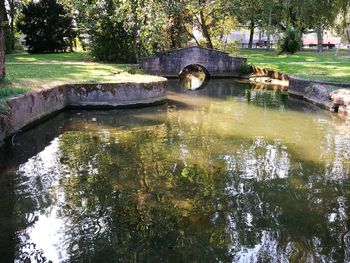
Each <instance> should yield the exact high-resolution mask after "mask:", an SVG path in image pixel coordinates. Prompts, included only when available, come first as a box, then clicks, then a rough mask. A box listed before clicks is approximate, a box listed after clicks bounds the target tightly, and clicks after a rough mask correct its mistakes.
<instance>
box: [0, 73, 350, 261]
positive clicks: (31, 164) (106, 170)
mask: <svg viewBox="0 0 350 263" xmlns="http://www.w3.org/2000/svg"><path fill="white" fill-rule="evenodd" d="M170 85H171V91H170V92H169V101H168V102H167V104H164V105H160V106H154V107H148V108H142V109H123V110H110V111H85V110H67V111H65V112H62V113H60V114H58V115H56V116H55V117H53V118H51V119H50V120H47V121H46V122H44V123H42V124H41V125H39V126H36V127H34V128H32V129H31V130H28V131H26V132H25V133H22V134H18V135H16V136H15V137H14V138H13V139H12V140H11V141H10V142H9V143H8V144H7V145H5V146H4V147H3V148H2V149H1V153H0V167H1V170H0V171H1V174H0V189H1V195H0V259H1V262H50V261H51V262H349V261H350V231H349V230H350V219H349V216H350V211H349V210H350V203H349V202H350V129H349V128H350V122H349V120H346V119H342V118H340V117H338V116H337V115H334V114H332V113H329V112H326V111H323V110H321V109H319V108H317V107H315V106H312V105H310V104H307V103H305V102H303V101H300V100H296V99H293V98H289V97H288V95H287V94H286V92H285V91H281V90H280V89H278V88H276V87H266V86H252V85H251V84H247V83H240V82H236V81H233V80H211V81H209V82H208V83H207V84H206V86H205V87H204V88H203V89H200V90H195V91H192V90H187V89H184V88H181V87H180V85H179V83H178V82H177V81H171V82H170Z"/></svg>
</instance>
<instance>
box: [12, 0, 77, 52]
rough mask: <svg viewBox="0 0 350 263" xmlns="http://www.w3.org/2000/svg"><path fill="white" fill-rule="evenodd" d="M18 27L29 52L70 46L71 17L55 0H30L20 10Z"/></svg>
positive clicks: (57, 50) (72, 34) (71, 39)
mask: <svg viewBox="0 0 350 263" xmlns="http://www.w3.org/2000/svg"><path fill="white" fill-rule="evenodd" d="M18 29H19V30H20V31H21V32H22V33H23V34H25V42H26V46H27V48H28V51H29V52H31V53H41V52H62V51H66V50H67V49H69V48H72V41H73V39H74V36H75V33H74V30H73V17H72V16H70V14H69V12H68V11H67V10H66V9H65V7H64V6H63V5H62V4H59V3H57V2H56V0H40V1H38V2H30V3H29V4H28V5H25V6H24V7H23V10H22V16H21V17H20V19H19V21H18Z"/></svg>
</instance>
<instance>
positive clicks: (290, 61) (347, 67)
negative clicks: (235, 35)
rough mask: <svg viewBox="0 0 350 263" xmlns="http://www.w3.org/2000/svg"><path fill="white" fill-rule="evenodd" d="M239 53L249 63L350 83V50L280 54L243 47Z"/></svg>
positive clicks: (283, 71) (315, 77)
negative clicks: (336, 54) (337, 52)
mask: <svg viewBox="0 0 350 263" xmlns="http://www.w3.org/2000/svg"><path fill="white" fill-rule="evenodd" d="M239 54H240V55H242V56H245V57H247V58H248V63H249V64H254V65H256V66H260V67H264V68H268V69H272V70H277V71H280V72H282V73H287V74H290V75H294V76H298V77H302V78H307V79H312V80H324V81H334V82H349V83H350V51H347V50H341V51H340V52H339V54H338V56H337V57H335V56H334V54H335V51H325V52H324V53H323V54H321V55H318V54H316V53H315V51H300V52H298V53H296V54H294V55H291V56H290V55H280V56H278V55H277V53H276V52H275V51H265V50H247V49H242V50H240V51H239Z"/></svg>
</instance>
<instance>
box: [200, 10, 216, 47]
mask: <svg viewBox="0 0 350 263" xmlns="http://www.w3.org/2000/svg"><path fill="white" fill-rule="evenodd" d="M199 15H200V18H201V23H200V25H201V28H202V33H203V37H204V38H205V40H206V42H207V48H211V49H213V48H214V47H213V43H212V42H211V38H210V35H209V30H208V26H207V25H206V23H205V18H204V14H203V11H202V10H201V11H199Z"/></svg>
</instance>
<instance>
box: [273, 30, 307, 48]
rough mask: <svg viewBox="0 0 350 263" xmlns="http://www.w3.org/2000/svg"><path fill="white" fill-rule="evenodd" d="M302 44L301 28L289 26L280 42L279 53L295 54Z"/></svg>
mask: <svg viewBox="0 0 350 263" xmlns="http://www.w3.org/2000/svg"><path fill="white" fill-rule="evenodd" d="M301 46H302V38H301V33H300V31H299V30H295V29H293V28H289V29H287V30H286V32H285V34H284V36H283V38H282V39H281V40H280V41H279V43H278V49H279V54H281V53H290V54H294V53H295V52H297V51H299V50H300V49H301Z"/></svg>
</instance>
